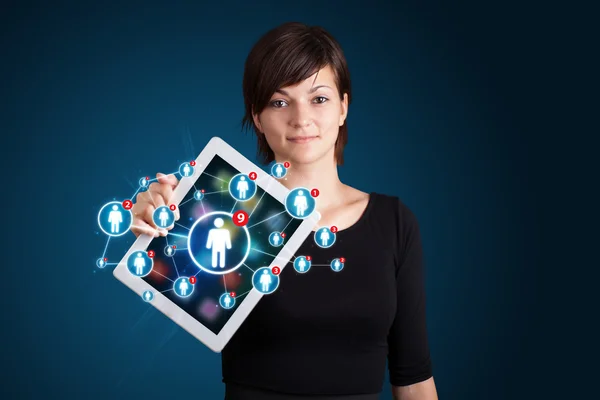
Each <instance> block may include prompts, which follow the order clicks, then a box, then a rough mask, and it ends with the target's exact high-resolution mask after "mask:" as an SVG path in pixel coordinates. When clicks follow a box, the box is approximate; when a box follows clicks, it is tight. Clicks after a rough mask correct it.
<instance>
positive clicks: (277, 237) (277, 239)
mask: <svg viewBox="0 0 600 400" xmlns="http://www.w3.org/2000/svg"><path fill="white" fill-rule="evenodd" d="M269 243H270V244H271V246H273V247H279V246H281V245H282V244H283V236H281V233H280V232H271V234H270V235H269Z"/></svg>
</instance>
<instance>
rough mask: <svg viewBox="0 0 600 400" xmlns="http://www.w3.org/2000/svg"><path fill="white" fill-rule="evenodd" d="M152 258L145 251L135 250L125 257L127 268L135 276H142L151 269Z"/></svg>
mask: <svg viewBox="0 0 600 400" xmlns="http://www.w3.org/2000/svg"><path fill="white" fill-rule="evenodd" d="M152 266H153V262H152V258H150V257H149V256H148V254H147V253H146V252H145V251H136V252H134V253H131V255H130V256H129V257H128V258H127V268H128V269H129V272H131V274H133V275H135V276H139V277H141V278H143V277H144V276H147V275H148V274H149V273H150V271H152Z"/></svg>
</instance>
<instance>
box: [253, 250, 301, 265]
mask: <svg viewBox="0 0 600 400" xmlns="http://www.w3.org/2000/svg"><path fill="white" fill-rule="evenodd" d="M250 250H254V251H258V252H259V253H263V254H266V255H268V256H271V257H273V258H283V257H282V256H279V255H277V256H275V255H273V254H269V253H265V252H264V251H262V250H258V249H255V248H254V247H251V248H250ZM288 262H289V263H291V261H288ZM244 265H245V264H244Z"/></svg>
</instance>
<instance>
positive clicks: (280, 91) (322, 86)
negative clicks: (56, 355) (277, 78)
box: [275, 85, 331, 96]
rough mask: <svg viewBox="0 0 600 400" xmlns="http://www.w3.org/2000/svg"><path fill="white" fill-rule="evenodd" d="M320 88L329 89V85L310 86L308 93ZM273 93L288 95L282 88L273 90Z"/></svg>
mask: <svg viewBox="0 0 600 400" xmlns="http://www.w3.org/2000/svg"><path fill="white" fill-rule="evenodd" d="M320 88H328V89H331V87H329V86H327V85H318V86H313V87H312V88H311V89H310V90H309V91H308V93H313V92H315V91H316V90H317V89H320ZM275 93H281V94H283V95H285V96H289V95H290V94H289V93H288V92H286V91H285V90H283V89H277V90H276V91H275Z"/></svg>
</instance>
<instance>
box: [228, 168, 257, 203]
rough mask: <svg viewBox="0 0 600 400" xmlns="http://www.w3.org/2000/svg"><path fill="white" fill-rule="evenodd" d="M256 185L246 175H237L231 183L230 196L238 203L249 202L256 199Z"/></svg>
mask: <svg viewBox="0 0 600 400" xmlns="http://www.w3.org/2000/svg"><path fill="white" fill-rule="evenodd" d="M255 193H256V183H254V181H253V180H252V179H250V178H249V177H248V176H247V175H245V174H237V175H236V176H234V177H233V178H231V180H230V181H229V194H230V195H231V197H233V198H234V199H236V200H237V201H247V200H250V199H251V198H252V197H254V194H255Z"/></svg>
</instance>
